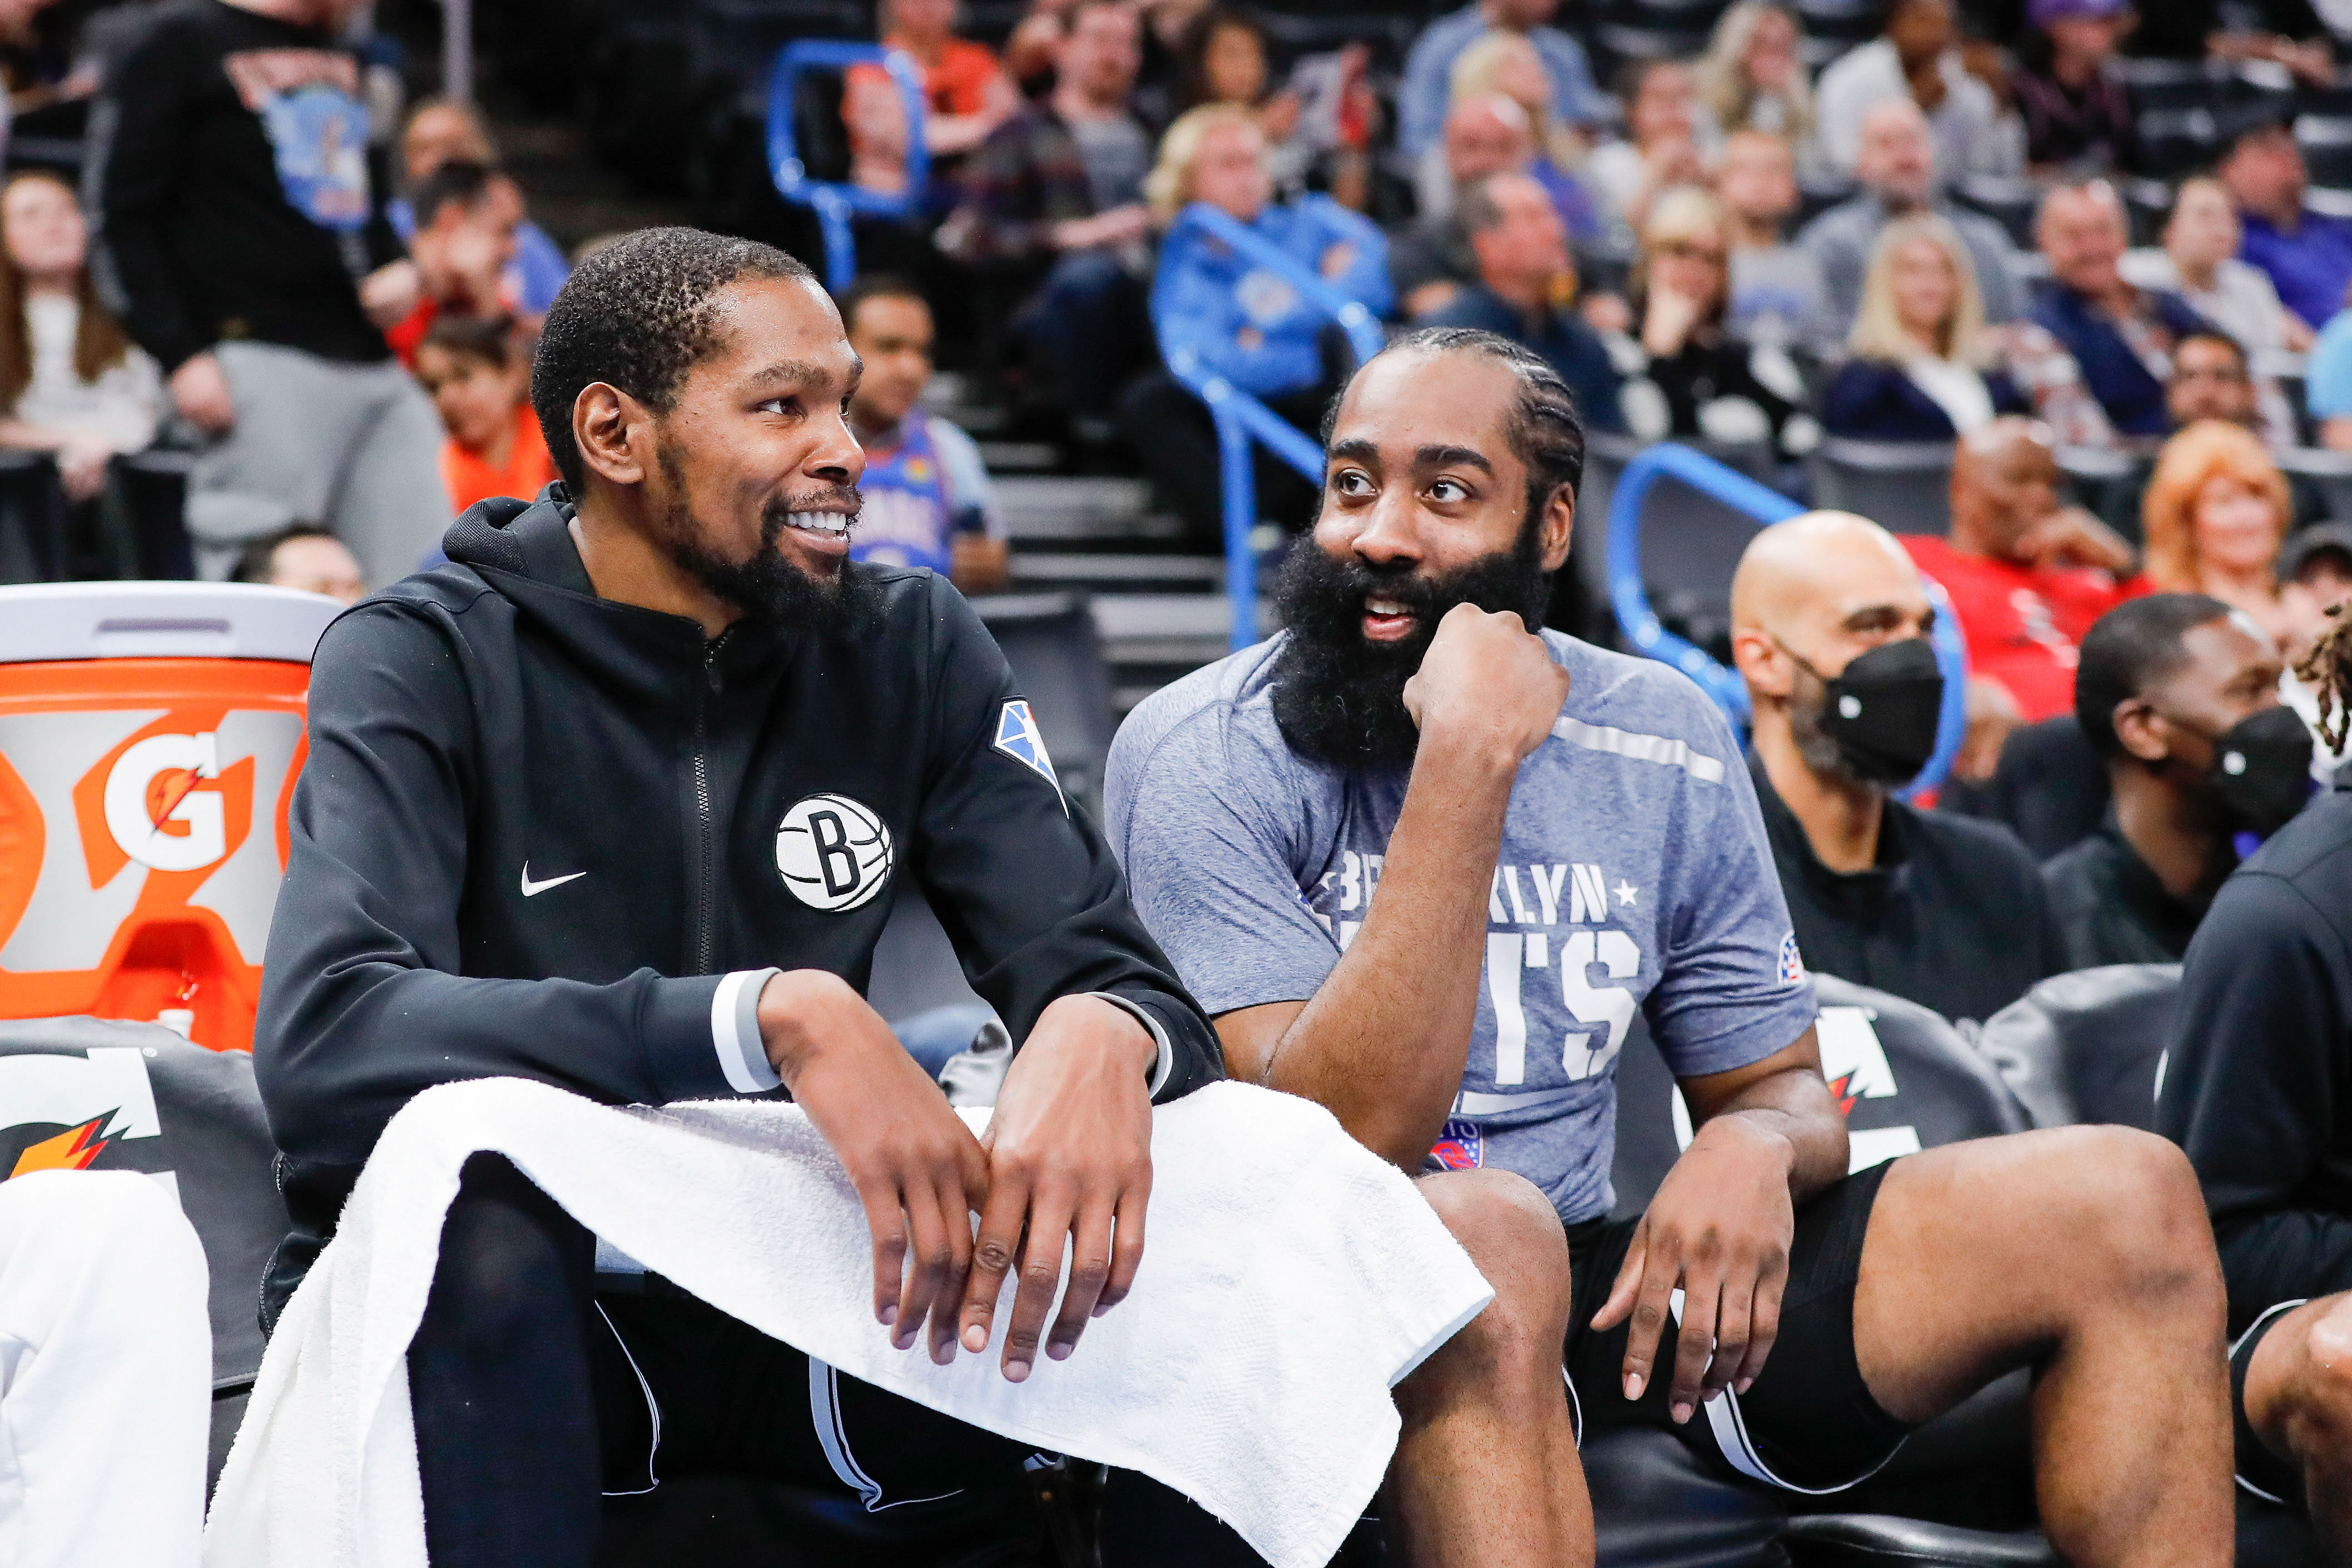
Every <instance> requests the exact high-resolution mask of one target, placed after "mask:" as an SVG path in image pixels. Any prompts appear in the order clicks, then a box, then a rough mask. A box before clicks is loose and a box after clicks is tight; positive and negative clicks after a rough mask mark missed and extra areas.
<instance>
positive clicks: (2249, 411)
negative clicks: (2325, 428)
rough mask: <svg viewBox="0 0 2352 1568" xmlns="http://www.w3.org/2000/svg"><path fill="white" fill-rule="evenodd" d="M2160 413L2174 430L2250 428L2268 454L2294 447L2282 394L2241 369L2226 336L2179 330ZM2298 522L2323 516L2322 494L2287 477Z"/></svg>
mask: <svg viewBox="0 0 2352 1568" xmlns="http://www.w3.org/2000/svg"><path fill="white" fill-rule="evenodd" d="M2164 412H2165V414H2166V416H2168V418H2170V419H2171V421H2172V427H2173V428H2174V429H2176V430H2181V429H2186V428H2187V427H2188V426H2191V425H2194V424H2196V423H2197V421H2199V420H2200V419H2219V420H2222V421H2224V422H2225V423H2227V424H2231V425H2236V426H2241V427H2242V428H2243V429H2247V430H2251V431H2252V432H2253V434H2254V435H2255V437H2258V438H2259V439H2260V440H2261V441H2262V443H2263V445H2264V446H2266V447H2270V448H2271V450H2273V451H2274V452H2275V451H2283V450H2284V449H2285V448H2287V447H2294V446H2295V445H2296V444H2297V443H2296V441H2295V430H2294V411H2293V410H2292V409H2290V408H2289V407H2288V406H2287V402H2286V397H2285V395H2284V394H2283V393H2281V392H2280V391H2279V387H2278V383H2277V382H2275V381H2273V380H2272V379H2271V378H2270V377H2269V376H2266V375H2265V376H2256V375H2254V374H2252V373H2251V372H2250V371H2249V370H2248V369H2247V368H2246V351H2245V350H2244V349H2242V348H2241V347H2239V345H2238V340H2237V339H2235V338H2233V337H2231V336H2230V335H2229V334H2228V333H2227V332H2222V331H2210V330H2209V331H2196V332H2185V333H2183V334H2182V335H2181V338H2180V341H2179V342H2177V343H2175V344H2173V346H2172V379H2171V380H2170V381H2168V382H2166V383H2165V384H2164ZM2287 488H2288V489H2289V490H2291V491H2293V492H2294V498H2295V499H2294V515H2295V518H2296V519H2297V520H2298V521H2309V520H2311V519H2315V518H2319V517H2324V516H2326V510H2327V502H2326V494H2325V492H2323V491H2320V490H2318V489H2317V487H2316V486H2313V487H2311V489H2310V492H2309V493H2308V494H2306V493H2305V489H2304V488H2303V487H2301V486H2298V485H2297V484H2296V483H2295V481H2294V479H2293V478H2290V479H2289V480H2288V486H2287Z"/></svg>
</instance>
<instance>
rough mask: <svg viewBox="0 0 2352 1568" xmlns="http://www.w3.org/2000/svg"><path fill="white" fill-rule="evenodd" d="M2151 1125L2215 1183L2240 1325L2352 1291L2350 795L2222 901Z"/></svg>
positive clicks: (2185, 990) (2264, 858)
mask: <svg viewBox="0 0 2352 1568" xmlns="http://www.w3.org/2000/svg"><path fill="white" fill-rule="evenodd" d="M2156 1130H2157V1131H2158V1132H2161V1133H2163V1134H2164V1135H2165V1136H2166V1137H2168V1138H2169V1139H2171V1140H2172V1141H2173V1142H2176V1143H2178V1144H2179V1145H2180V1146H2181V1148H2182V1149H2183V1150H2185V1151H2187V1152H2188V1155H2189V1163H2190V1164H2191V1165H2194V1166H2195V1167H2196V1168H2197V1180H2198V1182H2199V1184H2200V1185H2202V1186H2203V1187H2204V1189H2205V1207H2206V1209H2207V1210H2208V1211H2209V1212H2210V1214H2211V1215H2212V1216H2213V1237H2214V1240H2215V1241H2216V1242H2218V1243H2219V1244H2220V1247H2221V1274H2222V1277H2223V1279H2226V1280H2227V1281H2228V1283H2229V1287H2230V1332H2231V1334H2233V1335H2235V1334H2237V1333H2240V1332H2242V1331H2244V1330H2245V1328H2246V1327H2247V1326H2248V1325H2249V1324H2250V1323H2252V1321H2253V1320H2254V1319H2255V1318H2257V1317H2259V1316H2261V1314H2262V1312H2263V1310H2264V1309H2266V1308H2268V1307H2271V1306H2273V1305H2275V1304H2276V1303H2278V1302H2281V1301H2293V1300H2301V1299H2303V1298H2305V1297H2312V1296H2330V1295H2334V1294H2335V1293H2336V1291H2338V1290H2347V1289H2352V789H2347V787H2346V786H2344V785H2341V784H2339V785H2337V786H2336V788H2335V789H2333V790H2330V791H2329V792H2328V793H2326V794H2325V795H2320V796H2318V797H2317V798H2315V800H2313V801H2312V803H2311V804H2310V805H2306V806H2305V807H2304V808H2303V813H2302V815H2301V816H2297V817H2296V818H2295V819H2294V821H2292V822H2290V823H2288V824H2287V825H2286V826H2284V827H2282V828H2280V829H2279V830H2278V832H2276V833H2275V834H2273V835H2272V836H2271V837H2270V838H2269V840H2268V841H2267V842H2265V843H2264V844H2263V847H2261V848H2260V849H2257V850H2256V851H2254V853H2253V855H2252V858H2249V859H2248V860H2247V861H2246V862H2245V864H2243V865H2242V866H2240V867H2239V868H2237V869H2236V870H2235V871H2233V872H2231V874H2230V879H2229V880H2228V881H2226V882H2224V883H2222V884H2221V892H2219V893H2218V894H2216V895H2215V896H2214V899H2213V907H2212V908H2211V909H2210V910H2207V911H2206V915H2205V920H2204V922H2203V923H2202V924H2201V925H2200V926H2199V927H2198V928H2197V935H2196V937H2195V939H2194V940H2192V941H2191V942H2189V956H2188V959H2187V961H2186V963H2185V964H2184V966H2183V967H2182V970H2181V974H2180V1003H2179V1007H2178V1009H2177V1010H2176V1011H2175V1012H2174V1014H2173V1021H2172V1041H2171V1050H2170V1054H2169V1055H2168V1057H2167V1058H2166V1060H2165V1067H2164V1073H2163V1076H2162V1077H2161V1078H2160V1079H2158V1083H2157V1096H2156Z"/></svg>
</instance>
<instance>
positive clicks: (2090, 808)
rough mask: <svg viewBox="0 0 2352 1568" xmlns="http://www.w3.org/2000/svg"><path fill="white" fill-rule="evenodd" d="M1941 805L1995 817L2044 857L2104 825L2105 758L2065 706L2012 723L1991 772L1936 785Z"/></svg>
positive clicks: (1938, 805) (2030, 850)
mask: <svg viewBox="0 0 2352 1568" xmlns="http://www.w3.org/2000/svg"><path fill="white" fill-rule="evenodd" d="M1936 809H1937V810H1938V811H1951V812H1958V813H1959V814H1960V815H1962V816H1981V817H1986V818H1989V819H1990V820H1991V821H1994V822H1998V823H2000V825H2001V826H2003V827H2006V828H2008V829H2009V830H2010V831H2011V833H2014V834H2016V835H2017V839H2018V842H2019V843H2021V844H2022V845H2024V846H2025V848H2026V852H2027V853H2028V854H2030V855H2032V857H2033V858H2035V859H2037V860H2042V861H2045V862H2046V861H2048V860H2050V859H2053V858H2055V857H2056V856H2058V855H2059V854H2060V853H2062V852H2063V851H2065V850H2068V849H2072V848H2073V847H2074V846H2075V845H2077V844H2080V843H2081V842H2082V841H2083V840H2084V839H2085V838H2088V837H2090V836H2091V835H2092V834H2094V833H2096V832H2097V831H2098V830H2099V824H2100V822H2101V821H2102V820H2103V819H2104V818H2105V816H2106V815H2107V764H2106V759H2105V758H2104V757H2102V756H2100V755H2099V753H2098V752H2095V751H2094V750H2092V748H2091V742H2089V741H2088V740H2087V739H2085V738H2084V734H2083V726H2082V724H2081V723H2080V722H2079V721H2077V720H2076V719H2075V717H2074V715H2073V714H2072V713H2060V714H2057V715H2056V716H2054V717H2053V718H2049V719H2044V720H2043V721H2042V722H2041V723H2039V724H2024V725H2020V726H2019V727H2018V728H2017V729H2014V730H2012V731H2010V732H2009V736H2008V738H2007V739H2006V740H2004V741H2003V742H2001V747H2000V764H1999V765H1998V766H1996V767H1995V768H1994V769H1993V773H1992V777H1991V778H1990V779H1987V780H1985V781H1983V782H1982V783H1980V784H1969V783H1966V782H1964V781H1961V780H1957V779H1956V780H1953V781H1951V782H1949V783H1947V784H1945V785H1944V787H1943V788H1942V789H1940V790H1938V791H1937V792H1936Z"/></svg>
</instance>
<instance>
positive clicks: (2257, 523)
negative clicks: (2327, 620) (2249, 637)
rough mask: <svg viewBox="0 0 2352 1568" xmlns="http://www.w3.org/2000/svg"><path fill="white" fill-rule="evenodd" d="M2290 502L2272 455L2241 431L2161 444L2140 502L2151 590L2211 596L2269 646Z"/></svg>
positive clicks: (2279, 632) (2191, 431) (2209, 426)
mask: <svg viewBox="0 0 2352 1568" xmlns="http://www.w3.org/2000/svg"><path fill="white" fill-rule="evenodd" d="M2293 515H2294V500H2293V498H2292V497H2291V496H2290V495H2289V494H2288V492H2287V485H2286V479H2285V477H2284V476H2283V475H2282V474H2281V473H2280V472H2279V471H2278V468H2276V467H2275V466H2274V465H2273V463H2272V462H2271V458H2270V454H2269V453H2268V452H2267V451H2265V450H2263V444H2262V442H2261V440H2260V439H2258V438H2257V437H2255V436H2254V435H2253V434H2252V432H2251V431H2249V430H2247V429H2246V428H2245V427H2244V426H2238V425H2230V424H2224V423H2223V422H2221V420H2218V419H2208V420H2203V421H2200V423H2198V424H2195V425H2191V426H2189V427H2188V428H2187V429H2185V430H2183V431H2181V432H2180V434H2179V435H2178V436H2175V437H2172V439H2170V440H2169V441H2167V442H2166V443H2165V444H2164V449H2163V451H2162V452H2161V453H2160V454H2158V458H2157V459H2156V474H2155V477H2154V478H2152V479H2149V480H2148V484H2147V491H2146V492H2145V494H2144V495H2143V496H2142V498H2141V518H2142V523H2141V529H2142V531H2141V538H2142V540H2143V542H2145V544H2146V548H2147V580H2148V582H2149V583H2150V584H2152V585H2154V586H2155V587H2158V588H2159V589H2162V590H2163V591H2165V592H2166V593H2170V594H2208V595H2211V596H2212V597H2214V598H2216V599H2219V600H2221V602H2222V603H2223V604H2225V605H2229V606H2230V607H2231V609H2233V610H2237V611H2240V612H2242V614H2244V615H2245V616H2246V617H2247V618H2248V619H2249V620H2251V621H2252V622H2253V624H2254V625H2256V626H2260V627H2262V629H2263V634H2264V635H2265V636H2267V637H2270V638H2271V640H2272V642H2273V644H2275V643H2277V642H2278V641H2279V639H2280V638H2281V637H2284V635H2285V632H2286V618H2285V615H2284V612H2283V611H2282V610H2281V609H2280V608H2279V597H2278V575H2277V563H2278V556H2279V545H2280V544H2281V542H2283V541H2284V539H2285V538H2286V529H2287V523H2288V521H2290V520H2291V519H2292V517H2293Z"/></svg>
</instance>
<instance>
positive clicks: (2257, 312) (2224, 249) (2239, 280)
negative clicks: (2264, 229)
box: [2120, 174, 2311, 354]
mask: <svg viewBox="0 0 2352 1568" xmlns="http://www.w3.org/2000/svg"><path fill="white" fill-rule="evenodd" d="M2240 239H2241V233H2240V230H2239V227H2238V215H2237V213H2236V211H2235V210H2233V209H2232V208H2231V205H2230V193H2229V192H2228V191H2227V190H2226V189H2224V188H2223V186H2222V184H2221V181H2219V180H2216V179H2214V178H2212V177H2211V176H2210V175H2205V174H2200V175H2196V176H2194V177H2192V178H2189V179H2186V180H2183V181H2181V182H2180V187H2179V189H2178V190H2176V191H2175V192H2173V194H2172V210H2171V212H2169V213H2168V214H2167V215H2166V216H2165V220H2164V245H2163V247H2162V248H2160V249H2155V248H2151V249H2146V250H2127V251H2126V252H2124V258H2123V261H2122V262H2121V264H2120V267H2121V270H2122V272H2123V275H2124V278H2125V279H2126V281H2128V282H2131V283H2134V284H2137V286H2139V287H2140V288H2142V289H2171V290H2172V291H2173V292H2174V293H2177V294H2179V296H2180V297H2181V298H2182V299H2183V300H2187V301H2188V302H2189V309H2191V310H2195V311H2196V312H2197V313H2198V314H2199V315H2200V316H2202V317H2204V318H2205V319H2206V320H2207V321H2210V322H2212V323H2213V324H2214V325H2215V326H2217V327H2219V328H2221V330H2222V331H2225V332H2227V333H2229V334H2230V336H2231V337H2233V338H2235V339H2237V340H2238V342H2239V343H2240V344H2241V345H2242V347H2243V348H2244V349H2245V350H2246V352H2247V353H2256V354H2263V353H2276V352H2278V351H2280V350H2292V351H2294V352H2295V353H2302V352H2304V351H2305V350H2306V349H2308V348H2310V347H2311V329H2310V328H2309V327H2306V326H2305V325H2304V324H2303V321H2302V320H2301V319H2300V318H2298V317H2296V316H2294V315H2291V314H2290V313H2288V310H2287V309H2286V307H2285V306H2284V305H2283V304H2281V303H2279V296H2278V289H2276V288H2274V287H2273V286H2272V283H2271V280H2270V276H2269V274H2267V273H2265V272H2263V270H2262V268H2258V267H2255V266H2253V265H2252V263H2250V262H2244V261H2241V260H2239V259H2238V246H2239V241H2240Z"/></svg>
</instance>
